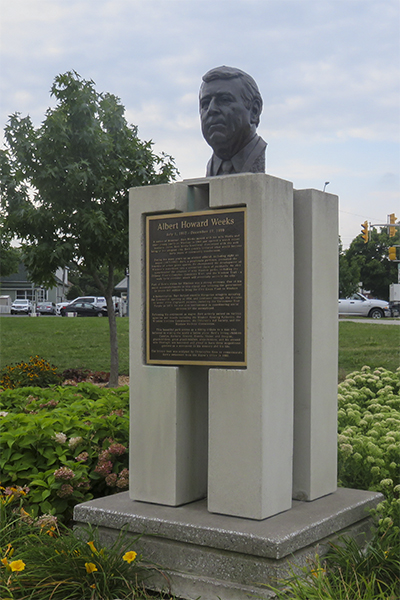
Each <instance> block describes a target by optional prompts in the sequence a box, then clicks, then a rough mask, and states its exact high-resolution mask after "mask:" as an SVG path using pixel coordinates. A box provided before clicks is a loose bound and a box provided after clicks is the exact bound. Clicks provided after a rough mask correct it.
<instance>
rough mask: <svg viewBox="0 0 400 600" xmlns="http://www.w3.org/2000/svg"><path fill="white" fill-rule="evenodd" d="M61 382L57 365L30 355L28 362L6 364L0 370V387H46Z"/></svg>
mask: <svg viewBox="0 0 400 600" xmlns="http://www.w3.org/2000/svg"><path fill="white" fill-rule="evenodd" d="M59 383H61V374H60V373H59V372H58V369H57V367H55V366H54V365H51V364H50V363H49V362H48V361H47V360H45V359H44V358H40V357H39V356H37V355H36V356H31V357H30V359H29V361H28V362H24V361H21V362H19V363H17V364H16V365H8V366H7V367H4V369H2V370H1V371H0V388H3V389H15V388H20V387H30V386H38V387H47V386H49V385H57V384H59Z"/></svg>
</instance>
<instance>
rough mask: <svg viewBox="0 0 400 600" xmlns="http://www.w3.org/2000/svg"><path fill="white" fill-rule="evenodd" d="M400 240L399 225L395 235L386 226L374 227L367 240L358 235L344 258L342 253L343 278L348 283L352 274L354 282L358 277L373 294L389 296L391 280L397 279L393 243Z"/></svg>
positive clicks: (340, 262) (340, 278)
mask: <svg viewBox="0 0 400 600" xmlns="http://www.w3.org/2000/svg"><path fill="white" fill-rule="evenodd" d="M399 240H400V233H399V228H397V231H396V234H395V236H393V237H389V234H388V232H387V229H386V228H382V229H381V231H380V232H378V231H377V229H376V228H373V229H372V230H371V231H370V232H369V240H368V242H367V243H364V240H363V238H362V236H361V235H358V236H357V237H356V238H354V240H353V241H352V242H351V244H350V246H349V248H348V249H347V250H345V251H344V252H343V253H342V258H341V256H340V253H339V280H340V282H343V284H346V281H347V284H348V283H349V281H348V276H349V274H350V283H353V284H355V282H356V280H358V281H357V283H358V282H360V283H361V284H362V287H363V289H365V290H369V291H370V292H371V293H372V295H373V296H375V297H376V298H381V299H383V300H387V299H388V298H389V286H390V284H391V283H394V282H396V281H397V263H395V262H393V261H390V260H389V258H388V255H389V247H390V246H394V245H396V244H399V243H400V241H399ZM351 273H353V274H352V275H351ZM346 278H347V279H346ZM348 289H351V285H350V286H349V287H348ZM341 291H343V290H341ZM350 293H351V292H350Z"/></svg>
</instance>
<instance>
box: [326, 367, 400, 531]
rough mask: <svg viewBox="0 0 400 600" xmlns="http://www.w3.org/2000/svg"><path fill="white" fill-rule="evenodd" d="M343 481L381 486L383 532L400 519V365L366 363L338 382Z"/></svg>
mask: <svg viewBox="0 0 400 600" xmlns="http://www.w3.org/2000/svg"><path fill="white" fill-rule="evenodd" d="M338 403H339V411H338V432H339V436H338V465H339V472H338V477H339V484H340V485H343V486H347V487H352V488H357V489H364V490H373V491H378V492H381V493H382V494H383V495H384V496H385V501H384V502H383V503H381V504H380V506H379V507H378V512H377V514H378V516H379V515H380V518H379V526H380V527H381V528H382V532H384V531H386V530H387V529H388V527H398V525H399V523H400V485H399V484H400V480H399V474H400V369H398V370H397V371H396V372H394V373H393V372H391V371H387V370H385V369H383V368H379V369H375V370H373V369H371V368H370V367H363V368H362V369H361V371H356V372H354V373H351V374H350V375H348V377H347V378H346V379H345V381H343V383H341V384H340V385H339V396H338Z"/></svg>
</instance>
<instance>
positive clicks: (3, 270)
mask: <svg viewBox="0 0 400 600" xmlns="http://www.w3.org/2000/svg"><path fill="white" fill-rule="evenodd" d="M3 220H4V219H2V218H0V277H7V275H12V274H13V273H16V272H17V271H18V265H19V263H20V262H21V252H20V251H19V250H18V249H17V248H14V247H13V246H11V238H12V236H10V234H9V233H8V232H7V231H6V230H5V227H4V223H1V221H3Z"/></svg>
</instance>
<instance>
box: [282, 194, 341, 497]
mask: <svg viewBox="0 0 400 600" xmlns="http://www.w3.org/2000/svg"><path fill="white" fill-rule="evenodd" d="M294 251H295V254H294V257H295V259H294V265H295V266H294V272H295V279H294V281H295V283H294V290H295V293H294V297H295V304H294V315H295V319H294V322H295V326H294V381H295V400H294V405H295V409H294V415H295V416H294V463H293V497H294V498H296V499H298V500H315V499H316V498H319V497H321V496H324V495H326V494H330V493H332V492H334V491H335V490H336V484H337V376H338V370H337V364H338V305H337V298H338V198H337V196H334V195H332V194H326V193H323V192H319V191H317V190H295V192H294Z"/></svg>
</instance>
